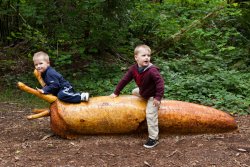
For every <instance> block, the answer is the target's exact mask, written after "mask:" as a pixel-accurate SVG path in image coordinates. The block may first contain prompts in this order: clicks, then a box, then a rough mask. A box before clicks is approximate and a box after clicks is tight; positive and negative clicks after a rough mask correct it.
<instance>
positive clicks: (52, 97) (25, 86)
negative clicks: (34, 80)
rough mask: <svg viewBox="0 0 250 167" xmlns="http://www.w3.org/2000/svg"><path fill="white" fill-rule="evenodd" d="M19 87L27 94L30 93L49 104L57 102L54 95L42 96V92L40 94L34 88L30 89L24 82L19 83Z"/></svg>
mask: <svg viewBox="0 0 250 167" xmlns="http://www.w3.org/2000/svg"><path fill="white" fill-rule="evenodd" d="M17 87H18V88H19V89H21V90H23V91H25V92H28V93H30V94H33V95H35V96H37V97H39V98H41V99H43V100H45V101H47V102H49V103H53V102H54V101H56V100H57V97H56V96H54V95H51V94H42V93H40V92H38V91H37V90H35V89H33V88H30V87H28V86H27V85H25V84H24V83H22V82H18V83H17Z"/></svg>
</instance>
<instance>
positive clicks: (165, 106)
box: [18, 82, 237, 138]
mask: <svg viewBox="0 0 250 167" xmlns="http://www.w3.org/2000/svg"><path fill="white" fill-rule="evenodd" d="M18 87H19V88H20V89H21V90H23V91H26V92H28V93H31V94H34V95H36V96H38V97H39V98H42V99H43V100H46V101H47V102H49V103H51V104H50V112H49V114H50V122H51V129H52V131H53V132H54V133H55V134H57V135H59V136H61V137H63V138H73V137H75V136H77V135H85V134H116V133H132V132H136V131H141V130H144V129H146V124H145V120H146V119H145V118H146V114H145V109H146V101H145V100H143V99H142V98H139V97H136V96H133V95H123V96H119V97H117V98H111V97H109V96H100V97H92V98H90V99H89V101H88V102H82V103H79V104H71V103H65V102H62V101H60V100H58V99H57V98H56V97H55V96H53V95H44V94H38V93H37V92H38V91H37V90H35V89H33V88H30V87H28V86H26V85H25V84H23V83H21V82H19V83H18ZM46 111H47V110H44V111H42V110H41V112H38V114H36V116H35V117H31V118H32V119H33V118H39V117H42V116H43V115H45V116H47V115H48V112H46ZM158 115H159V128H160V133H164V132H165V133H186V134H187V133H196V134H197V133H223V132H230V131H233V130H236V129H237V124H236V121H235V119H234V118H233V117H232V116H230V115H229V114H228V113H226V112H223V111H220V110H217V109H214V108H211V107H207V106H203V105H198V104H194V103H188V102H182V101H175V100H162V103H161V106H160V109H159V111H158Z"/></svg>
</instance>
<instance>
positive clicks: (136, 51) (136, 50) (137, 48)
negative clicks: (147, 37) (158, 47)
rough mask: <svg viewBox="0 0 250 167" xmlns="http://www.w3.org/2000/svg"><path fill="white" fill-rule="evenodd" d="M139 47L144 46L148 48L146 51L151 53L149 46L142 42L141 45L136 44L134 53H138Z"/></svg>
mask: <svg viewBox="0 0 250 167" xmlns="http://www.w3.org/2000/svg"><path fill="white" fill-rule="evenodd" d="M140 48H144V49H146V50H148V51H149V52H150V53H151V49H150V47H149V46H148V45H145V44H142V45H137V46H136V47H135V50H134V55H137V54H138V53H139V51H140Z"/></svg>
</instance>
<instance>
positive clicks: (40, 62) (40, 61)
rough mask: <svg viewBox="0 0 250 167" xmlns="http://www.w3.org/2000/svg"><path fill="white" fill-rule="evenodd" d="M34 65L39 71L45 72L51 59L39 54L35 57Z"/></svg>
mask: <svg viewBox="0 0 250 167" xmlns="http://www.w3.org/2000/svg"><path fill="white" fill-rule="evenodd" d="M34 65H35V68H36V70H37V71H38V72H40V73H43V72H44V71H46V70H47V68H48V67H49V66H50V64H49V61H46V60H45V59H44V57H42V56H39V57H37V58H36V59H34Z"/></svg>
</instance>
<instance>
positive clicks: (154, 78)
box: [114, 64, 164, 101]
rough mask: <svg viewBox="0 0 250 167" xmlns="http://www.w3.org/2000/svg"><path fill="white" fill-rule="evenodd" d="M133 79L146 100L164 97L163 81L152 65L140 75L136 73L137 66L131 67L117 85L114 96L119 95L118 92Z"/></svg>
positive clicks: (157, 69) (156, 68) (157, 70)
mask: <svg viewBox="0 0 250 167" xmlns="http://www.w3.org/2000/svg"><path fill="white" fill-rule="evenodd" d="M132 79H134V80H135V82H136V84H137V86H138V87H139V89H140V95H141V96H142V97H143V98H145V99H148V98H150V97H154V98H155V99H157V100H159V101H160V100H161V99H162V97H163V95H164V80H163V78H162V76H161V75H160V72H159V68H158V67H156V66H154V65H152V66H150V67H149V68H147V69H146V70H145V71H143V72H142V73H139V72H138V65H137V64H135V65H133V66H131V67H130V68H129V70H128V72H127V73H126V74H125V75H124V76H123V78H122V79H121V81H120V82H119V84H118V85H117V87H116V89H115V92H114V94H116V95H119V94H120V91H122V89H123V88H124V87H125V86H126V85H127V84H128V83H129V82H130V81H131V80H132Z"/></svg>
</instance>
